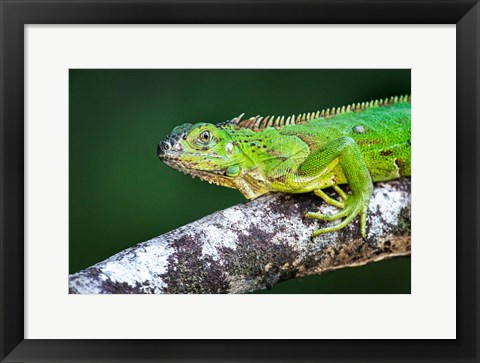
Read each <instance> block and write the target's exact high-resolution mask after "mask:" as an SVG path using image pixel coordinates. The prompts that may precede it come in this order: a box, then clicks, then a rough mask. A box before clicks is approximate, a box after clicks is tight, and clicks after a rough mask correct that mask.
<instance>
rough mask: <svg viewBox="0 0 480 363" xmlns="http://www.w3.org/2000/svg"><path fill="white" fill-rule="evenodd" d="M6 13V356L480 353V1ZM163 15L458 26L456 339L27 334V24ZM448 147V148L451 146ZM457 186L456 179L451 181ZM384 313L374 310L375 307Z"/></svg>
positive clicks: (90, 5)
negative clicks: (111, 337) (87, 337)
mask: <svg viewBox="0 0 480 363" xmlns="http://www.w3.org/2000/svg"><path fill="white" fill-rule="evenodd" d="M0 10H1V29H2V34H1V77H0V79H1V105H0V109H1V123H0V127H1V128H0V137H1V151H2V152H1V171H0V175H1V185H0V201H1V224H0V226H1V227H0V231H1V241H0V243H1V244H0V248H1V249H0V258H1V270H0V272H1V293H0V307H1V311H0V324H1V325H0V344H1V345H0V359H1V360H2V362H3V361H4V362H20V361H22V362H38V361H44V362H59V361H65V362H73V361H82V362H90V361H92V362H93V361H103V362H110V361H112V362H113V361H115V362H126V361H129V362H134V361H139V362H140V361H142V362H143V361H159V362H163V361H183V362H186V361H189V362H190V361H192V362H195V361H232V362H233V361H235V362H243V361H245V362H247V361H248V362H251V361H258V362H273V361H291V362H303V361H309V362H310V361H311V362H313V361H332V362H340V361H342V362H346V361H362V362H373V361H379V362H380V361H381V362H392V361H396V362H403V361H417V362H420V361H428V362H434V361H438V362H443V361H455V362H478V361H479V360H480V354H479V334H478V331H479V313H478V311H479V305H478V301H479V248H478V241H479V227H478V220H479V214H478V209H479V208H478V206H479V193H478V189H479V175H478V174H479V173H478V171H479V168H478V162H479V157H478V156H479V121H480V120H479V113H480V112H479V99H480V98H479V87H480V85H479V79H480V78H479V77H480V72H479V68H480V62H479V61H480V59H479V57H480V56H479V55H480V51H479V44H480V5H479V3H478V1H473V0H463V1H444V0H443V1H388V0H379V1H352V0H345V1H338V2H335V1H305V0H303V1H294V0H287V1H275V2H274V1H251V0H244V1H182V0H180V1H154V0H153V1H152V0H149V1H134V0H124V1H117V0H114V1H87V0H79V1H69V0H54V1H35V0H29V1H28V0H27V1H18V0H1V7H0ZM155 23H193V24H203V23H247V24H259V23H265V24H283V23H300V24H303V23H308V24H318V23H326V24H348V23H353V24H388V23H399V24H456V39H457V58H456V59H457V99H456V105H457V130H456V149H457V150H456V151H457V170H456V171H457V178H456V180H457V193H456V196H457V206H458V207H457V240H458V242H457V255H456V257H457V261H456V262H457V265H456V266H457V276H456V277H457V285H456V286H457V339H454V340H217V341H214V340H27V339H24V309H23V306H24V305H23V303H24V243H23V238H24V201H25V199H24V147H25V145H24V123H23V118H24V62H23V60H24V25H26V24H155ZM452 144H453V143H452ZM446 147H449V146H448V144H447V145H446ZM452 152H454V150H452ZM447 172H448V173H451V172H452V171H451V170H447V168H446V170H445V171H439V175H438V179H432V183H435V182H442V173H447ZM448 187H449V186H448V185H445V188H448ZM445 197H446V196H445ZM374 313H375V312H374V311H372V314H374ZM319 328H321V327H319ZM412 329H414V327H412Z"/></svg>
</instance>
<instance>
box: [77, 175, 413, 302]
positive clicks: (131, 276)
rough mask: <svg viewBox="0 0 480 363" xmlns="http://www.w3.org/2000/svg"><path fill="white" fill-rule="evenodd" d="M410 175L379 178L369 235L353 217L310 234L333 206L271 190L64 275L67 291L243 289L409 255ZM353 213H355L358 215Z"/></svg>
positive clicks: (239, 291) (141, 292)
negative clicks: (311, 215) (316, 216)
mask: <svg viewBox="0 0 480 363" xmlns="http://www.w3.org/2000/svg"><path fill="white" fill-rule="evenodd" d="M410 206H411V197H410V178H402V179H399V180H394V181H390V182H385V183H377V184H376V185H375V190H374V192H373V195H372V198H371V200H370V204H369V212H368V220H367V225H368V230H367V239H366V240H364V239H362V238H361V237H360V234H359V226H358V220H357V221H355V222H353V223H350V224H349V225H348V226H347V227H345V228H344V229H342V230H340V231H338V232H333V233H327V234H323V235H320V236H318V237H315V238H313V239H312V238H311V233H312V232H313V231H314V230H316V229H318V228H319V226H322V225H324V224H325V223H327V222H320V221H317V220H311V219H305V218H303V215H304V214H305V212H308V211H320V212H322V213H332V212H334V211H335V208H334V207H332V206H330V205H327V204H326V203H324V202H322V200H321V199H320V198H318V197H316V196H315V195H313V193H312V194H311V193H308V194H298V195H293V194H282V193H272V194H268V195H265V196H262V197H260V198H258V199H255V200H253V201H250V202H246V203H244V204H239V205H236V206H233V207H230V208H228V209H225V210H222V211H218V212H216V213H213V214H211V215H209V216H206V217H204V218H202V219H200V220H198V221H195V222H193V223H190V224H188V225H185V226H182V227H180V228H178V229H176V230H173V231H171V232H168V233H166V234H163V235H161V236H158V237H156V238H153V239H151V240H149V241H146V242H142V243H139V244H138V245H136V246H133V247H131V248H129V249H126V250H124V251H122V252H119V253H118V254H116V255H114V256H112V257H110V258H108V259H107V260H105V261H103V262H100V263H98V264H96V265H94V266H91V267H89V268H87V269H85V270H83V271H80V272H78V273H76V274H73V275H71V276H70V279H69V289H70V293H72V294H110V293H120V294H136V293H139V294H164V293H181V294H187V293H247V292H252V291H255V290H259V289H264V288H270V287H271V286H273V285H274V284H275V283H278V282H280V281H284V280H287V279H289V278H293V277H301V276H306V275H312V274H319V273H322V272H325V271H330V270H334V269H339V268H344V267H352V266H358V265H362V264H365V263H369V262H373V261H378V260H382V259H386V258H392V257H396V256H404V255H408V254H410V243H411V239H410V226H411V221H410ZM357 219H358V218H357Z"/></svg>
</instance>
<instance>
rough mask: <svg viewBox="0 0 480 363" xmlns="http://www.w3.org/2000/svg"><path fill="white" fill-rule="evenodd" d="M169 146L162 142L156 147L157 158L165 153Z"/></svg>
mask: <svg viewBox="0 0 480 363" xmlns="http://www.w3.org/2000/svg"><path fill="white" fill-rule="evenodd" d="M170 147H171V146H170V144H169V143H168V142H166V141H162V142H160V143H159V144H158V145H157V156H163V155H164V154H165V152H166V151H168V150H169V149H170Z"/></svg>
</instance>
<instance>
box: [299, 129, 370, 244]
mask: <svg viewBox="0 0 480 363" xmlns="http://www.w3.org/2000/svg"><path fill="white" fill-rule="evenodd" d="M337 163H338V164H339V165H340V166H341V168H342V170H343V173H344V175H345V177H346V179H347V182H348V184H349V186H350V190H351V191H352V193H351V194H350V195H347V194H346V193H344V192H343V190H341V189H340V188H339V187H338V186H334V188H335V190H336V191H337V193H338V194H339V195H340V197H341V198H342V199H343V202H339V201H337V200H335V199H333V198H330V197H329V196H327V195H326V194H325V193H324V192H323V191H322V190H321V189H316V190H314V192H315V194H316V195H318V196H319V197H321V198H322V199H323V200H325V201H326V202H327V203H329V204H331V205H334V206H335V207H338V208H340V209H342V210H341V211H340V212H338V213H336V214H333V215H325V214H321V213H315V212H310V213H306V214H305V217H306V218H316V219H321V220H325V221H334V220H337V219H340V218H345V219H344V220H343V221H341V222H340V223H338V224H336V225H334V226H331V227H326V228H322V229H319V230H317V231H315V232H313V233H312V237H315V236H318V235H319V234H322V233H328V232H334V231H338V230H340V229H341V228H343V227H345V226H346V225H348V224H349V223H350V222H351V221H353V219H355V217H356V216H358V215H360V233H361V235H362V237H363V238H366V220H367V211H368V203H369V200H370V197H371V195H372V192H373V184H372V179H371V177H370V172H369V171H368V168H367V165H366V163H365V160H364V159H363V156H362V153H361V152H360V148H359V147H358V145H357V143H356V142H355V141H354V140H353V139H352V138H350V137H341V138H338V139H336V140H333V141H331V142H329V143H328V144H326V145H324V146H323V147H321V148H320V149H318V150H317V151H315V152H314V153H313V154H312V155H310V156H308V157H307V159H305V161H304V162H303V163H302V164H301V165H300V168H299V169H298V175H299V176H301V177H314V176H318V177H319V178H320V177H321V176H322V175H324V174H326V173H328V172H329V171H330V170H332V169H333V168H334V166H335V165H337Z"/></svg>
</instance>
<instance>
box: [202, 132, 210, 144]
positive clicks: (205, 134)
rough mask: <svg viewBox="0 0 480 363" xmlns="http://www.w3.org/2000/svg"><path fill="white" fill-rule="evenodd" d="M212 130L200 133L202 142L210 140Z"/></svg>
mask: <svg viewBox="0 0 480 363" xmlns="http://www.w3.org/2000/svg"><path fill="white" fill-rule="evenodd" d="M210 137H211V135H210V131H203V132H202V133H201V134H200V140H201V141H202V142H205V143H206V142H209V141H210Z"/></svg>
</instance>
